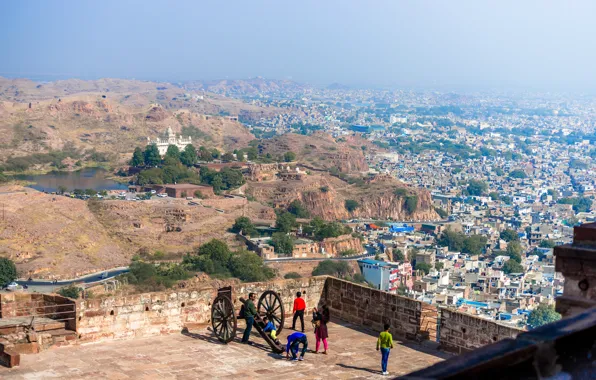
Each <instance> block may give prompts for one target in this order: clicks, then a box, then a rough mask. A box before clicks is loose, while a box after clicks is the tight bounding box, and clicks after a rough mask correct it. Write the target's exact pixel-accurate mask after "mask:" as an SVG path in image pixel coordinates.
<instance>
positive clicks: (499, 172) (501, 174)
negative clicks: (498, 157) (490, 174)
mask: <svg viewBox="0 0 596 380" xmlns="http://www.w3.org/2000/svg"><path fill="white" fill-rule="evenodd" d="M495 174H496V175H498V176H499V177H502V176H503V174H505V172H504V171H503V169H501V168H495Z"/></svg>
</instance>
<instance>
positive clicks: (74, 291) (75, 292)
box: [58, 285, 81, 299]
mask: <svg viewBox="0 0 596 380" xmlns="http://www.w3.org/2000/svg"><path fill="white" fill-rule="evenodd" d="M58 294H60V295H61V296H62V297H68V298H73V299H77V298H79V295H80V294H81V289H80V288H79V287H78V286H74V285H69V286H67V287H65V288H62V289H60V290H58Z"/></svg>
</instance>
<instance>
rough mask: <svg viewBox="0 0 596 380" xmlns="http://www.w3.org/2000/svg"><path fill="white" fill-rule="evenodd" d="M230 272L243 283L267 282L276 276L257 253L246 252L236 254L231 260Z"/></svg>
mask: <svg viewBox="0 0 596 380" xmlns="http://www.w3.org/2000/svg"><path fill="white" fill-rule="evenodd" d="M230 272H232V275H233V276H234V277H236V278H239V279H240V280H242V281H249V282H255V281H267V280H269V279H271V278H273V277H274V276H275V275H274V273H273V271H272V270H271V268H268V267H266V266H265V264H264V263H263V259H261V258H260V257H259V256H258V255H257V254H256V253H254V252H249V251H246V250H242V251H238V252H234V253H233V254H232V256H231V258H230Z"/></svg>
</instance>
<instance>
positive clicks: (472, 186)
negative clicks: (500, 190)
mask: <svg viewBox="0 0 596 380" xmlns="http://www.w3.org/2000/svg"><path fill="white" fill-rule="evenodd" d="M487 189H488V186H487V185H486V182H483V181H477V180H471V181H470V182H469V183H468V187H467V191H468V194H470V195H482V194H483V193H484V192H486V190H487Z"/></svg>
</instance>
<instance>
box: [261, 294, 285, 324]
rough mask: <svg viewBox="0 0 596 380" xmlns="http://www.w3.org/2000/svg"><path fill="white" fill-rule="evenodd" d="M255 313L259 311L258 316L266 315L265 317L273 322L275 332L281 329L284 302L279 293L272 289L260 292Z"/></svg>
mask: <svg viewBox="0 0 596 380" xmlns="http://www.w3.org/2000/svg"><path fill="white" fill-rule="evenodd" d="M257 313H259V315H260V316H266V317H267V319H269V320H270V321H271V322H273V324H274V325H275V328H276V330H277V334H279V333H280V332H281V330H283V328H284V319H285V317H284V314H285V313H284V304H283V302H282V300H281V297H280V296H279V294H277V293H276V292H274V291H273V290H267V291H266V292H265V293H263V294H261V298H259V303H258V306H257Z"/></svg>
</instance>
